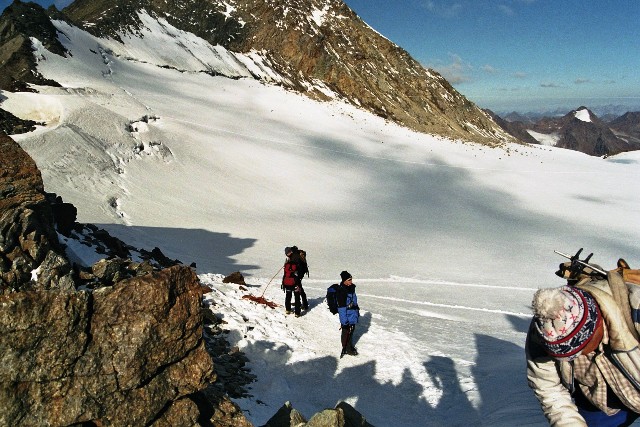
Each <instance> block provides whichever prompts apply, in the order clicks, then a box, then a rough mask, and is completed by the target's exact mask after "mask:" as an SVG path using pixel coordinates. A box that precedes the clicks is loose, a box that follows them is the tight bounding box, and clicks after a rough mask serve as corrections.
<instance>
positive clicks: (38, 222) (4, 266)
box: [0, 134, 75, 294]
mask: <svg viewBox="0 0 640 427" xmlns="http://www.w3.org/2000/svg"><path fill="white" fill-rule="evenodd" d="M0 153H2V158H1V159H0V294H2V293H5V292H11V291H16V290H25V289H54V288H55V289H67V290H71V289H75V287H74V282H73V279H72V278H71V265H70V264H69V262H68V260H67V259H66V258H65V256H64V251H63V249H62V247H61V246H60V244H59V243H58V237H57V235H56V233H55V231H54V227H53V213H52V210H51V207H50V205H49V204H48V203H47V202H46V200H45V194H44V186H43V183H42V177H41V175H40V171H39V170H38V168H37V167H36V164H35V162H34V161H33V159H31V157H29V155H28V154H27V153H25V152H24V150H22V148H20V146H19V145H18V144H16V143H15V142H14V141H13V140H12V139H11V138H9V137H8V136H6V135H3V134H0Z"/></svg>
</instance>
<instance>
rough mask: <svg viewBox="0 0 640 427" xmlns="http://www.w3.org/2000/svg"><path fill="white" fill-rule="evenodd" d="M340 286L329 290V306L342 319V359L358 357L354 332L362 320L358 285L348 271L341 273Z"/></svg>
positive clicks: (334, 286)
mask: <svg viewBox="0 0 640 427" xmlns="http://www.w3.org/2000/svg"><path fill="white" fill-rule="evenodd" d="M340 279H342V280H341V281H340V284H337V285H332V286H330V287H329V289H327V304H328V305H329V310H330V311H331V312H332V313H334V314H335V313H336V312H337V313H338V316H339V317H340V329H341V330H342V333H341V336H340V342H341V344H342V352H341V353H340V358H342V357H343V356H344V355H345V354H348V355H350V356H357V355H358V351H357V350H356V348H355V347H354V346H353V332H354V330H355V328H356V324H357V323H358V319H359V318H360V307H358V296H357V295H356V285H355V284H354V283H353V277H352V276H351V274H350V273H349V272H348V271H343V272H341V273H340Z"/></svg>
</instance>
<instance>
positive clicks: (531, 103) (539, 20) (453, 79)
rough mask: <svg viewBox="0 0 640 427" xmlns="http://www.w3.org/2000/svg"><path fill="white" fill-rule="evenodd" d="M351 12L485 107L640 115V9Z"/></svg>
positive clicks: (491, 6)
mask: <svg viewBox="0 0 640 427" xmlns="http://www.w3.org/2000/svg"><path fill="white" fill-rule="evenodd" d="M345 3H347V5H348V6H349V7H351V9H353V10H354V11H355V12H356V13H357V14H358V15H359V16H360V17H361V18H362V19H363V20H364V21H365V22H367V23H368V24H369V25H371V26H372V27H373V28H374V29H376V30H377V31H378V32H380V33H381V34H383V35H384V36H386V37H387V38H389V39H390V40H391V41H393V42H394V43H396V44H398V45H400V46H401V47H403V48H404V49H406V50H407V51H408V52H409V53H410V54H411V55H412V56H413V57H414V58H415V59H416V60H418V61H419V62H420V63H422V64H423V65H425V66H427V67H431V68H434V69H436V70H437V71H439V72H441V73H442V74H443V75H444V76H445V77H446V78H447V80H449V82H450V83H451V84H452V85H453V86H454V87H455V88H456V89H458V90H459V91H460V92H461V93H463V94H464V95H465V96H467V98H469V99H470V100H472V101H474V102H475V103H477V104H478V105H479V106H481V107H486V108H491V109H493V110H495V111H507V110H517V111H528V110H538V109H553V108H556V107H569V108H570V109H571V108H577V107H579V106H580V105H586V106H587V107H591V106H596V105H607V104H616V105H617V104H621V105H630V106H635V107H636V108H639V107H640V1H638V0H617V1H609V0H605V1H602V0H600V1H597V0H580V1H578V0H561V1H556V0H497V1H496V0H468V1H467V0H457V1H445V0H397V1H396V2H394V7H393V8H391V7H390V6H389V4H390V2H389V1H388V0H345Z"/></svg>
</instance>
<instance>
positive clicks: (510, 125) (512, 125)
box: [484, 110, 539, 144]
mask: <svg viewBox="0 0 640 427" xmlns="http://www.w3.org/2000/svg"><path fill="white" fill-rule="evenodd" d="M484 111H485V113H487V114H489V115H490V116H491V118H492V119H493V121H494V122H496V123H497V124H498V125H499V126H500V127H501V128H502V129H504V130H505V132H507V133H509V134H510V135H511V136H513V137H515V138H517V139H518V140H520V141H521V142H525V143H527V144H539V142H538V140H536V139H535V138H534V137H533V136H531V134H530V133H529V132H527V128H528V126H529V125H528V124H527V123H524V122H520V121H513V120H512V121H509V120H505V119H503V118H501V117H500V116H498V115H497V114H496V113H494V112H493V111H491V110H484ZM529 127H530V126H529Z"/></svg>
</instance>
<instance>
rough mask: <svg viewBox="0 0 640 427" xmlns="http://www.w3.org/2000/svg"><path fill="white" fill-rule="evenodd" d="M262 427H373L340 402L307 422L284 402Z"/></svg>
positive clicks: (289, 404) (349, 406)
mask: <svg viewBox="0 0 640 427" xmlns="http://www.w3.org/2000/svg"><path fill="white" fill-rule="evenodd" d="M263 427H373V426H372V425H371V424H369V423H368V422H367V420H366V419H365V417H363V416H362V414H360V413H359V412H358V411H356V410H355V409H354V408H353V407H352V406H351V405H349V404H348V403H345V402H340V403H338V404H337V405H336V407H335V408H333V409H325V410H323V411H320V412H318V413H316V414H314V415H313V416H312V417H311V418H310V419H309V421H307V420H305V418H304V417H303V416H302V414H300V412H298V411H297V410H296V409H295V408H293V407H292V406H291V403H289V402H286V403H285V404H284V405H283V406H282V407H281V408H280V409H279V410H278V412H276V414H275V415H274V416H273V417H271V418H270V419H269V421H267V423H266V424H265V425H264V426H263Z"/></svg>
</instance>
